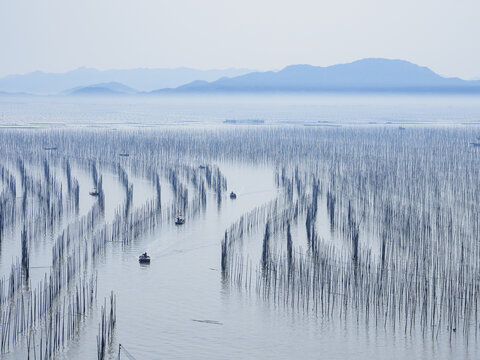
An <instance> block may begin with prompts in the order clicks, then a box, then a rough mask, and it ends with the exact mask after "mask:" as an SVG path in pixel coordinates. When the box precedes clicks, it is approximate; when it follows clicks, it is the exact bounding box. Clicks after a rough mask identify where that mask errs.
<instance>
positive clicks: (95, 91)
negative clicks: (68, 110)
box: [61, 82, 137, 95]
mask: <svg viewBox="0 0 480 360" xmlns="http://www.w3.org/2000/svg"><path fill="white" fill-rule="evenodd" d="M135 93H137V91H136V90H134V89H132V88H131V87H129V86H126V85H123V84H120V83H118V82H109V83H101V84H94V85H89V86H79V87H76V88H73V89H69V90H65V91H62V93H61V94H63V95H128V94H135Z"/></svg>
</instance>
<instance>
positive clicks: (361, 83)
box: [155, 59, 480, 93]
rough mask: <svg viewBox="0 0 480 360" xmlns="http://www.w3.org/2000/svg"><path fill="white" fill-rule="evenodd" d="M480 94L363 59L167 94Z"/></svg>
mask: <svg viewBox="0 0 480 360" xmlns="http://www.w3.org/2000/svg"><path fill="white" fill-rule="evenodd" d="M312 91H313V92H315V91H333V92H339V91H341V92H346V91H352V92H356V91H370V92H379V91H380V92H383V91H390V92H480V81H466V80H461V79H458V78H445V77H442V76H440V75H438V74H436V73H434V72H433V71H431V70H430V69H428V68H427V67H421V66H418V65H415V64H412V63H410V62H408V61H404V60H387V59H363V60H358V61H355V62H352V63H348V64H339V65H332V66H328V67H321V66H311V65H292V66H287V67H286V68H284V69H283V70H281V71H278V72H274V71H267V72H253V73H249V74H245V75H241V76H237V77H233V78H221V79H219V80H216V81H213V82H208V83H207V82H199V81H194V82H191V83H189V84H186V85H182V86H179V87H177V88H176V89H162V90H157V91H155V93H165V92H180V93H187V92H312Z"/></svg>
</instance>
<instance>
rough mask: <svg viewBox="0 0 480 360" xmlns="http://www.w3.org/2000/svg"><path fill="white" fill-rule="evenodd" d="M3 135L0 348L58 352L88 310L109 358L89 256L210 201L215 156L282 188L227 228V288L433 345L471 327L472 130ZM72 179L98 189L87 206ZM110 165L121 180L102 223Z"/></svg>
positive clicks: (474, 303)
mask: <svg viewBox="0 0 480 360" xmlns="http://www.w3.org/2000/svg"><path fill="white" fill-rule="evenodd" d="M0 140H1V141H0V151H1V153H2V154H4V157H3V161H2V163H1V165H0V176H1V185H2V187H1V193H0V245H1V243H2V241H4V239H5V238H6V237H8V236H15V237H16V238H18V243H19V251H18V257H17V258H16V259H15V260H14V261H13V263H12V264H11V268H10V270H9V274H5V276H4V277H3V278H2V279H0V326H1V329H0V330H1V331H0V351H1V353H8V352H12V351H22V354H25V357H26V358H28V359H51V358H54V357H55V355H56V354H57V353H59V352H62V351H65V349H67V348H68V344H69V342H71V341H72V340H73V339H75V338H76V337H77V336H81V335H82V334H81V330H80V324H81V323H82V322H84V321H85V319H86V318H87V317H89V316H96V317H98V319H99V324H100V325H99V333H98V335H97V355H98V359H103V358H105V356H106V353H107V350H106V349H107V348H108V347H109V346H111V343H112V342H113V339H114V333H115V327H116V324H117V321H116V320H117V319H116V303H117V298H116V296H115V295H114V294H113V293H112V294H111V295H110V301H109V306H107V302H106V300H105V303H104V305H103V307H102V309H101V311H100V314H99V312H98V311H96V310H95V309H96V302H97V276H98V275H97V269H96V268H97V264H98V259H99V257H101V256H104V254H105V249H106V247H107V246H118V247H126V246H130V245H131V244H132V243H133V242H135V241H136V240H137V239H139V238H140V237H142V236H144V235H145V234H147V233H150V232H153V231H156V230H157V228H160V227H161V226H162V224H164V223H166V222H171V221H172V218H174V217H175V216H176V215H177V214H178V213H179V212H181V213H182V214H184V216H185V217H187V218H194V217H196V216H198V215H199V214H200V213H202V212H203V211H205V209H206V207H207V203H210V202H211V203H212V204H215V206H217V207H218V208H219V209H221V207H222V201H225V200H224V199H225V198H226V196H227V181H226V178H225V176H224V175H223V174H222V172H221V171H220V168H219V166H217V165H215V164H221V163H223V162H228V163H233V164H247V165H251V166H258V167H269V168H272V169H273V173H272V176H273V177H274V181H275V184H276V186H277V189H278V192H277V196H276V197H275V198H274V199H273V200H271V201H270V202H268V203H266V204H263V205H261V206H259V207H257V208H255V209H253V210H252V211H250V212H248V213H245V214H244V215H242V216H241V217H240V218H239V219H237V220H236V221H235V222H233V223H232V224H231V225H230V226H229V227H228V228H227V229H226V230H225V234H224V236H223V237H222V239H221V248H220V249H219V250H221V259H219V260H220V264H221V269H222V276H223V279H224V280H226V281H227V282H229V283H230V284H231V285H232V286H233V287H234V288H237V287H238V288H239V289H241V291H242V292H243V293H245V294H246V295H247V296H255V297H257V296H258V297H260V298H261V299H263V300H264V301H265V302H268V303H270V304H271V305H272V306H275V307H279V308H282V309H285V311H293V312H302V313H303V312H306V313H314V314H316V315H320V316H322V317H323V318H327V319H328V318H331V319H338V320H337V321H351V320H352V319H354V321H357V322H360V321H362V322H364V323H365V326H375V327H380V326H381V327H390V328H392V329H394V330H395V331H402V332H404V333H406V334H411V333H412V331H414V330H415V331H418V330H420V331H421V332H422V333H423V334H424V335H425V336H427V335H428V336H431V337H432V338H438V337H439V336H448V337H450V338H451V337H452V336H463V337H465V338H467V339H468V338H469V337H471V336H472V335H475V336H476V334H477V329H478V326H479V321H478V320H479V319H478V298H479V285H480V279H479V277H478V274H479V271H480V263H479V261H480V246H479V245H478V238H479V228H480V226H479V225H480V224H479V209H480V205H479V204H480V182H479V181H478V179H479V178H480V170H479V169H480V167H478V163H479V160H480V154H479V150H478V149H477V148H475V147H472V146H470V143H471V141H472V130H471V129H463V128H453V127H452V128H411V129H409V128H407V129H403V128H401V129H398V128H394V127H345V128H321V127H319V128H308V129H306V128H302V127H289V128H285V127H283V128H280V127H235V128H230V127H225V128H216V129H195V128H185V129H169V128H166V129H163V130H161V131H160V130H154V131H148V132H147V131H133V130H129V131H127V130H125V131H115V132H112V131H108V130H105V131H103V130H102V131H99V130H95V131H93V130H86V129H67V130H35V131H34V130H12V129H10V130H2V131H1V132H0ZM79 172H81V173H84V174H85V173H86V174H89V176H90V177H91V179H92V183H93V184H94V190H93V196H95V203H94V205H93V206H92V207H91V208H90V209H89V210H88V213H86V214H79V204H80V199H81V197H83V196H85V194H84V193H85V191H87V190H85V189H81V188H80V186H79V181H78V179H77V178H75V174H77V173H79ZM107 172H108V173H114V174H116V175H117V178H118V181H119V182H120V184H121V185H122V188H123V189H124V201H123V203H122V205H121V206H119V207H118V209H117V210H116V212H115V216H114V218H113V220H111V221H106V220H105V218H104V212H105V207H106V206H109V204H108V203H106V202H107V201H108V199H107V198H106V197H105V195H104V190H103V185H102V183H103V182H102V174H105V173H107ZM129 176H139V177H142V178H144V179H146V180H147V181H148V182H150V184H151V185H152V187H153V188H154V189H155V191H154V194H152V197H151V200H149V201H147V202H146V203H145V204H143V205H142V206H139V207H134V206H133V197H134V194H135V189H134V187H133V185H132V183H131V182H130V180H129ZM165 186H168V187H169V190H171V192H172V194H173V199H172V200H171V201H169V202H165V201H163V200H162V187H165ZM87 192H88V191H87ZM87 196H88V195H87ZM52 229H56V231H57V236H56V237H55V239H54V241H53V242H52V244H51V249H52V250H51V256H50V263H49V266H48V270H46V272H45V273H44V275H43V276H36V277H34V276H33V272H32V267H31V263H32V258H33V257H32V251H34V249H35V247H36V245H37V244H38V242H42V241H45V234H46V233H48V232H49V231H51V230H52ZM12 234H13V235H12ZM252 244H253V246H251V245H252ZM256 245H258V246H256ZM35 273H38V270H36V271H35ZM118 301H119V302H121V299H120V298H119V299H118ZM119 320H120V322H119V323H121V319H119ZM92 340H93V339H92ZM15 349H17V350H15ZM18 349H20V350H18Z"/></svg>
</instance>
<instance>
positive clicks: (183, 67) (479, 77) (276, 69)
mask: <svg viewBox="0 0 480 360" xmlns="http://www.w3.org/2000/svg"><path fill="white" fill-rule="evenodd" d="M370 59H372V60H376V59H382V60H392V61H406V62H409V63H412V64H415V65H418V66H420V67H426V68H428V69H430V70H432V68H431V67H430V66H429V65H420V64H418V63H416V62H413V61H411V60H408V59H406V58H389V57H362V58H356V59H354V60H351V61H344V62H335V63H330V64H323V65H319V64H315V63H306V62H304V63H290V64H285V65H283V66H280V67H257V68H251V67H248V66H228V67H215V66H213V67H209V68H205V67H194V66H186V65H178V66H158V67H148V66H146V67H141V66H139V67H121V68H101V67H95V66H87V65H82V66H78V67H75V68H71V69H68V70H64V71H60V70H59V71H48V70H42V69H37V70H31V71H27V72H16V73H10V74H6V75H2V76H0V79H5V78H8V77H15V76H25V75H31V74H45V75H61V74H67V73H71V72H75V71H79V70H94V71H98V72H108V71H133V70H146V71H148V70H153V71H154V70H195V71H204V72H208V71H229V70H238V71H248V72H266V71H272V72H279V71H282V70H283V69H285V68H287V67H290V66H298V65H307V66H314V67H321V68H327V67H330V66H335V65H346V64H351V63H355V62H357V61H362V60H370ZM432 71H434V70H432ZM434 72H435V73H436V74H438V75H440V76H442V77H444V78H457V79H461V80H466V81H471V80H480V74H478V75H476V76H474V77H470V78H466V77H461V76H451V75H443V74H442V73H440V72H437V71H434Z"/></svg>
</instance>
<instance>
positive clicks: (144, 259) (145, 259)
mask: <svg viewBox="0 0 480 360" xmlns="http://www.w3.org/2000/svg"><path fill="white" fill-rule="evenodd" d="M138 262H139V263H140V264H150V256H148V255H147V253H146V252H144V253H143V254H142V255H140V256H139V257H138Z"/></svg>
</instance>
